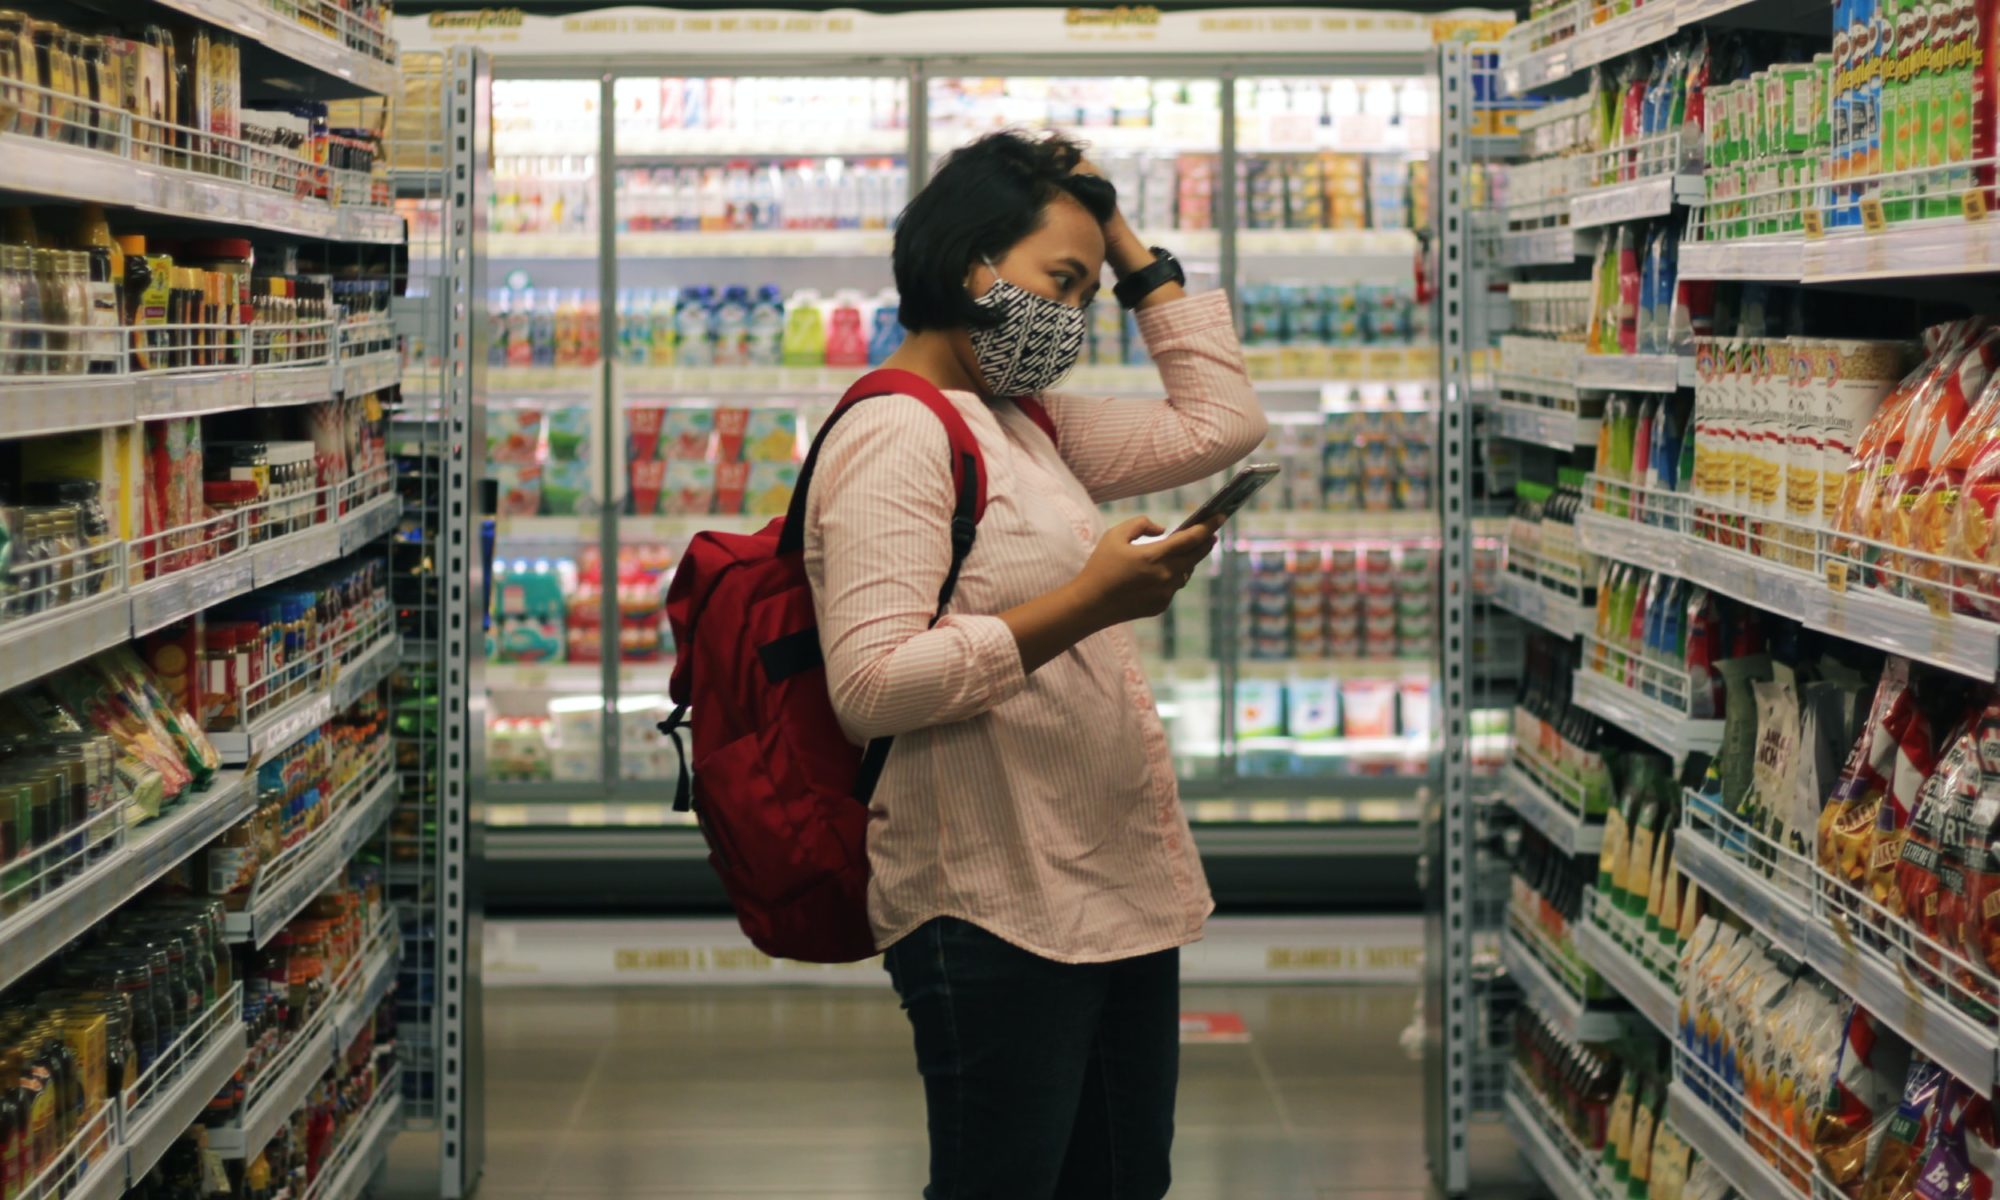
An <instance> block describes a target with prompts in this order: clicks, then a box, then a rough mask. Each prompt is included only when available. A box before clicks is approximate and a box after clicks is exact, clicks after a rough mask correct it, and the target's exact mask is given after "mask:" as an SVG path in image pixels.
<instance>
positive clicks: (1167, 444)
mask: <svg viewBox="0 0 2000 1200" xmlns="http://www.w3.org/2000/svg"><path fill="white" fill-rule="evenodd" d="M1138 322H1139V332H1140V333H1141V335H1143V336H1144V337H1145V339H1146V348H1147V350H1148V351H1149V352H1150V353H1151V354H1152V356H1153V361H1154V362H1155V363H1156V364H1157V365H1158V366H1159V368H1160V381H1161V382H1162V383H1163V384H1165V385H1166V391H1167V395H1166V398H1165V399H1161V400H1123V399H1116V398H1103V397H1087V396H1075V395H1068V394H1064V393H1059V392H1052V393H1048V394H1046V395H1044V396H1043V397H1042V401H1043V405H1044V407H1046V408H1047V409H1048V412H1049V416H1050V418H1051V419H1053V420H1054V421H1055V424H1056V441H1057V445H1058V446H1059V448H1060V449H1061V451H1062V456H1063V460H1064V461H1065V462H1067V463H1068V464H1069V468H1070V470H1071V471H1072V472H1074V473H1075V475H1076V477H1077V480H1078V481H1079V482H1081V483H1082V484H1083V486H1084V488H1085V489H1086V490H1088V491H1089V492H1090V495H1091V498H1092V499H1093V500H1096V501H1098V502H1100V503H1102V502H1105V501H1109V500H1122V499H1124V498H1125V497H1127V496H1138V495H1143V494H1145V493H1147V492H1157V491H1163V490H1165V489H1167V488H1171V487H1179V486H1181V485H1182V484H1187V483H1193V482H1196V481H1197V480H1200V479H1204V478H1206V477H1208V476H1210V475H1213V474H1215V473H1216V472H1218V471H1221V470H1224V469H1226V468H1228V467H1229V466H1230V465H1231V464H1233V463H1235V462H1236V461H1237V460H1239V459H1241V458H1243V457H1244V456H1245V455H1247V454H1249V453H1250V452H1251V451H1252V450H1255V449H1256V448H1257V446H1258V444H1259V443H1260V442H1262V441H1263V440H1264V431H1265V429H1266V427H1267V423H1266V421H1265V419H1264V410H1263V407H1262V405H1260V404H1259V403H1258V400H1257V390H1256V389H1255V388H1254V387H1252V386H1251V384H1250V376H1249V373H1248V372H1247V371H1245V370H1244V367H1243V349H1242V347H1241V346H1240V345H1238V344H1237V341H1236V328H1235V324H1234V321H1233V319H1232V317H1231V315H1230V311H1229V297H1228V296H1227V294H1226V293H1224V292H1221V291H1213V292H1205V293H1202V294H1201V295H1197V296H1189V297H1187V298H1185V299H1182V300H1176V301H1174V302H1173V303H1171V304H1159V305H1155V306H1153V307H1152V308H1145V309H1141V310H1139V313H1138Z"/></svg>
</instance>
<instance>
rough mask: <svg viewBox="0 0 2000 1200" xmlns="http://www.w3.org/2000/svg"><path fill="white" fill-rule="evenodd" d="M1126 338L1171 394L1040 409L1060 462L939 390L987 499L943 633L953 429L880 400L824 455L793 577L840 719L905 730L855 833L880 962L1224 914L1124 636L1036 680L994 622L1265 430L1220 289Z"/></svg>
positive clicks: (1086, 939) (1010, 426) (1150, 939)
mask: <svg viewBox="0 0 2000 1200" xmlns="http://www.w3.org/2000/svg"><path fill="white" fill-rule="evenodd" d="M1138 322H1139V329H1140V331H1141V332H1142V333H1143V334H1144V335H1145V338H1146V345H1147V347H1148V348H1149V349H1150V350H1151V351H1152V355H1153V359H1154V361H1155V362H1156V363H1158V364H1159V369H1160V378H1161V381H1162V382H1163V383H1164V384H1165V385H1166V391H1167V398H1166V399H1164V400H1152V401H1133V400H1116V399H1094V398H1088V397H1083V396H1071V395H1065V394H1061V393H1049V394H1047V395H1045V396H1043V397H1042V400H1043V403H1044V404H1045V405H1046V406H1047V408H1048V411H1049V415H1050V416H1051V417H1053V418H1054V420H1055V425H1056V431H1057V434H1058V440H1059V442H1060V444H1061V447H1062V449H1061V453H1060V454H1058V453H1057V451H1056V449H1055V447H1053V446H1051V445H1050V444H1049V440H1048V438H1047V437H1046V436H1044V435H1043V433H1042V431H1041V430H1040V429H1039V428H1038V427H1037V426H1036V425H1035V423H1034V422H1033V421H1031V420H1030V419H1029V418H1028V416H1027V415H1026V414H1025V413H1023V412H1022V411H1021V410H1020V409H1019V408H1017V407H1015V406H1014V405H1013V404H1011V403H996V404H990V405H989V404H987V403H985V402H984V401H982V400H981V399H980V398H979V397H977V396H975V395H973V394H972V393H970V392H951V393H947V395H949V396H950V397H951V400H952V402H953V403H954V404H956V405H957V406H958V409H959V411H960V412H962V413H963V414H964V415H965V419H966V421H967V423H968V424H970V425H971V427H972V432H973V435H974V436H975V437H976V438H977V439H978V441H979V448H980V451H981V453H982V454H983V455H984V457H985V460H986V474H987V506H986V515H985V517H984V518H983V519H982V520H981V521H980V524H979V536H978V539H977V541H976V542H975V543H974V545H973V547H972V552H971V554H970V555H968V556H967V558H966V561H965V567H964V571H963V574H961V576H960V577H959V581H958V590H957V592H956V594H955V595H954V597H953V599H952V603H951V606H950V610H949V613H948V615H946V617H945V618H944V619H943V620H942V621H940V622H938V624H937V627H936V628H934V629H933V628H928V625H929V622H930V618H931V614H932V611H933V609H934V608H935V606H936V604H937V594H938V589H939V588H940V587H941V586H942V585H943V583H944V576H945V572H946V571H947V570H948V569H949V568H950V565H951V546H950V539H949V537H948V535H947V530H948V529H949V528H950V524H951V509H952V502H951V498H952V487H951V472H950V468H949V465H948V459H947V453H946V443H945V435H944V429H943V427H942V426H940V425H939V424H938V422H937V419H936V418H935V417H933V416H931V414H930V413H929V412H927V411H926V410H925V409H924V408H923V406H922V405H921V404H920V403H918V402H917V401H916V400H914V399H911V398H910V397H907V396H883V397H878V398H876V399H873V400H870V401H868V402H867V403H865V404H863V405H861V406H860V407H859V408H858V409H857V410H856V411H855V412H854V413H853V414H852V415H850V416H848V417H845V418H843V419H842V421H841V423H840V424H839V425H836V426H835V427H834V429H833V431H832V432H831V433H830V434H828V436H827V440H826V444H825V446H824V447H823V448H822V449H821V451H820V461H819V466H818V471H817V475H816V477H815V479H814V485H813V489H812V495H811V497H810V501H811V502H810V506H809V510H808V512H807V525H806V573H807V576H808V578H809V579H810V580H811V581H812V589H813V599H814V603H815V605H816V607H817V609H818V616H819V631H820V644H821V646H822V647H823V649H824V651H825V655H826V664H827V680H828V686H829V687H830V689H831V691H832V694H833V706H834V710H835V712H836V713H838V714H839V717H840V721H841V724H842V726H843V727H844V728H845V729H846V731H847V734H848V736H849V737H850V738H852V739H853V740H854V741H856V742H862V741H865V740H867V739H869V738H873V737H881V736H883V735H887V734H894V735H895V737H896V745H895V748H894V749H893V750H892V751H891V752H890V754H889V761H888V766H887V768H886V770H885V771H884V772H883V776H882V780H881V783H880V785H879V786H878V787H877V789H876V791H875V796H874V801H873V805H872V810H871V821H870V824H869V828H868V860H869V866H870V868H871V869H872V871H873V876H874V878H873V880H872V882H871V883H870V885H869V893H868V912H869V918H870V920H871V922H872V923H873V925H874V928H875V940H876V944H877V946H879V947H887V946H888V945H890V944H891V943H893V942H895V941H896V940H897V939H899V938H901V937H902V936H903V935H904V934H907V933H909V932H910V931H911V930H913V929H915V928H916V927H917V926H919V925H921V924H923V923H924V922H925V921H928V920H930V919H931V918H933V917H939V916H952V917H959V918H961V919H964V920H966V921H970V922H972V923H973V924H976V925H978V926H979V927H980V928H982V929H985V930H987V931H988V932H990V933H993V934H995V935H997V936H999V937H1002V938H1005V939H1006V940H1007V941H1009V942H1012V943H1014V944H1015V945H1018V946H1020V947H1022V948H1023V949H1026V950H1030V951H1032V952H1034V953H1036V954H1039V955H1042V956H1043V957H1045V958H1051V959H1055V960H1058V961H1061V962H1104V961H1108V960H1111V959H1117V958H1125V957H1128V956H1131V955H1137V954H1146V953H1150V952H1152V951H1155V950H1163V949H1166V948H1168V947H1171V946H1179V945H1184V944H1186V943H1188V942H1191V941H1194V940H1196V939H1197V938H1199V937H1200V936H1201V929H1202V922H1203V921H1204V920H1205V919H1206V918H1207V916H1208V914H1209V913H1210V912H1211V911H1213V909H1214V907H1215V905H1214V903H1213V901H1211V900H1210V899H1209V893H1208V882H1207V879H1206V878H1205V877H1204V876H1203V874H1202V869H1201V859H1200V858H1199V856H1198V855H1197V854H1196V852H1195V847H1194V840H1193V838H1192V836H1191V835H1190V834H1189V832H1188V824H1187V817H1186V815H1185V814H1184V813H1183V812H1182V811H1181V806H1180V791H1179V787H1178V785H1177V784H1176V782H1175V779H1174V771H1173V761H1172V758H1171V756H1170V754H1169V752H1168V749H1167V738H1166V732H1165V730H1164V729H1163V728H1162V727H1161V725H1160V719H1159V715H1158V713H1157V711H1156V710H1155V708H1154V706H1153V699H1152V692H1151V689H1150V688H1149V687H1148V685H1147V683H1146V678H1145V676H1144V674H1143V673H1142V672H1141V670H1140V664H1139V652H1138V647H1137V645H1136V643H1135V642H1134V641H1133V637H1132V632H1131V630H1130V629H1128V628H1126V627H1123V626H1120V627H1117V628H1114V629H1109V630H1106V631H1104V632H1102V633H1099V634H1096V635H1094V636H1092V637H1089V638H1086V639H1085V640H1084V641H1082V642H1080V643H1078V644H1077V645H1076V646H1074V647H1072V648H1071V649H1069V650H1068V651H1065V652H1064V653H1063V654H1062V655H1061V656H1059V657H1057V658H1056V659H1054V660H1053V661H1051V662H1049V663H1047V664H1045V665H1044V666H1043V667H1041V669H1039V670H1037V671H1036V672H1035V673H1034V674H1032V675H1028V674H1025V673H1024V672H1023V671H1022V669H1021V654H1020V649H1019V647H1018V646H1017V645H1016V644H1015V641H1014V635H1013V633H1012V631H1010V630H1009V629H1008V628H1007V626H1006V624H1005V623H1004V622H1003V621H1001V620H1000V618H999V617H997V616H994V615H990V614H995V613H1000V612H1005V611H1006V610H1007V609H1009V608H1012V607H1014V606H1015V605H1017V604H1021V603H1023V602H1025V601H1028V600H1031V599H1033V598H1035V597H1036V596H1039V595H1042V594H1043V593H1045V592H1049V591H1052V590H1054V589H1056V588H1058V587H1060V586H1062V585H1063V584H1066V583H1068V582H1069V581H1070V580H1071V579H1073V578H1075V577H1076V574H1077V572H1078V571H1079V570H1081V569H1082V568H1083V565H1084V562H1085V561H1086V560H1087V559H1088V558H1089V557H1090V553H1091V551H1092V550H1093V549H1095V548H1096V545H1097V541H1098V539H1099V538H1100V537H1102V536H1103V533H1104V522H1103V521H1102V520H1101V519H1100V518H1099V514H1098V511H1097V508H1096V503H1097V502H1099V501H1107V500H1116V499H1120V498H1123V497H1128V496H1136V495H1141V494H1143V493H1147V492H1156V491H1160V490H1163V489H1165V488H1171V487H1177V486H1180V485H1182V484H1187V483H1193V482H1195V481H1198V480H1200V479H1203V478H1205V477H1207V476H1209V475H1212V474H1214V473H1215V472H1217V471H1220V470H1223V469H1225V468H1227V467H1228V466H1230V465H1231V464H1233V463H1234V462H1236V460H1238V459H1240V458H1242V457H1243V456H1244V455H1247V454H1249V453H1250V452H1251V451H1252V450H1254V449H1255V448H1256V447H1257V445H1258V443H1259V441H1260V440H1261V439H1262V438H1263V436H1264V428H1265V422H1264V415H1263V412H1262V410H1261V409H1260V408H1259V406H1258V403H1257V395H1256V392H1255V390H1254V389H1253V388H1252V387H1251V386H1250V380H1249V377H1248V376H1247V375H1246V374H1245V373H1244V370H1243V354H1242V351H1241V349H1240V348H1239V346H1238V345H1237V341H1236V334H1235V331H1234V328H1233V327H1232V324H1231V320H1230V311H1229V302H1228V299H1227V297H1226V296H1225V295H1224V294H1223V293H1221V292H1209V293H1206V294H1204V295H1200V296H1193V297H1189V298H1187V299H1185V300H1179V301H1175V302H1173V303H1171V304H1163V305H1158V306H1156V307H1153V308H1149V309H1146V310H1144V311H1142V312H1140V313H1139V314H1138ZM1172 515H1173V514H1168V513H1160V514H1156V519H1159V520H1166V519H1168V518H1169V517H1171V516H1172Z"/></svg>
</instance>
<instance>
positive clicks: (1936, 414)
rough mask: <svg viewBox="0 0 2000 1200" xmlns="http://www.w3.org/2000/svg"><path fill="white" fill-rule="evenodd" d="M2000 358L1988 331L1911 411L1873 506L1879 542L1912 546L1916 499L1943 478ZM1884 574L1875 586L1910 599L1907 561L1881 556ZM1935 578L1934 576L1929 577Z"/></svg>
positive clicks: (1998, 332)
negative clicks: (1952, 451)
mask: <svg viewBox="0 0 2000 1200" xmlns="http://www.w3.org/2000/svg"><path fill="white" fill-rule="evenodd" d="M1996 359H2000V328H1989V329H1987V330H1985V331H1984V332H1983V333H1981V334H1980V335H1979V337H1978V338H1977V339H1975V340H1974V341H1973V343H1972V345H1971V346H1970V347H1968V348H1967V349H1966V351H1965V353H1964V354H1962V355H1960V356H1959V359H1958V362H1957V363H1956V364H1955V365H1954V366H1953V368H1952V370H1951V371H1950V372H1949V373H1947V374H1946V375H1945V376H1944V377H1943V378H1942V379H1940V380H1939V382H1938V386H1936V387H1934V388H1932V389H1930V391H1929V392H1928V394H1926V395H1925V396H1924V397H1922V399H1921V400H1920V402H1919V404H1918V406H1917V407H1914V408H1913V409H1912V410H1911V412H1910V417H1909V420H1908V422H1907V424H1906V425H1905V427H1904V432H1903V445H1902V449H1901V452H1900V453H1898V455H1897V456H1896V464H1895V468H1894V470H1893V471H1892V472H1891V474H1890V475H1889V477H1888V479H1887V480H1886V481H1884V484H1883V487H1882V490H1881V492H1880V494H1879V495H1878V496H1877V499H1876V503H1877V504H1878V505H1879V506H1880V521H1879V524H1878V527H1877V528H1878V530H1879V532H1877V533H1875V534H1874V535H1873V536H1874V537H1876V538H1877V539H1878V540H1881V541H1886V542H1889V543H1890V544H1892V545H1895V546H1899V547H1902V548H1905V549H1910V548H1914V547H1915V545H1916V530H1915V526H1914V513H1915V510H1916V504H1917V499H1918V497H1919V496H1920V495H1921V494H1922V492H1923V489H1924V487H1925V485H1926V484H1928V483H1929V482H1930V478H1931V476H1932V475H1933V474H1940V475H1941V474H1943V473H1944V464H1945V458H1946V454H1947V452H1948V451H1949V450H1950V448H1951V443H1952V442H1953V441H1954V440H1955V439H1956V438H1957V435H1958V431H1959V430H1960V429H1961V428H1962V427H1963V426H1964V425H1965V423H1966V415H1967V414H1968V413H1970V412H1971V411H1972V408H1973V402H1974V400H1976V399H1978V398H1979V396H1980V395H1981V393H1982V392H1983V391H1984V390H1985V388H1986V381H1987V379H1988V378H1989V377H1990V376H1991V375H1992V373H1993V364H1994V362H1995V360H1996ZM1878 553H1880V555H1881V559H1882V564H1883V568H1884V571H1885V575H1884V578H1883V579H1882V580H1881V581H1880V583H1879V584H1878V586H1881V587H1884V588H1888V589H1889V590H1891V591H1894V592H1896V593H1897V594H1899V595H1914V594H1915V592H1916V589H1915V587H1914V584H1913V581H1912V580H1911V578H1910V577H1911V575H1912V574H1913V573H1914V571H1913V567H1912V564H1911V562H1910V560H1909V559H1907V558H1905V557H1904V556H1902V555H1899V554H1893V553H1890V552H1887V551H1879V552H1878ZM1933 578H1935V576H1934V577H1933Z"/></svg>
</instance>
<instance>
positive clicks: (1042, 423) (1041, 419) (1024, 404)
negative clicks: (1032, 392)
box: [1014, 396, 1062, 449]
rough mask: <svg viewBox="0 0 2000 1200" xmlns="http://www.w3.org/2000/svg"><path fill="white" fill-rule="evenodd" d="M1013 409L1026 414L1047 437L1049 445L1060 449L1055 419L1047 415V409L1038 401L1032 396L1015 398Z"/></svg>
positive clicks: (1060, 444)
mask: <svg viewBox="0 0 2000 1200" xmlns="http://www.w3.org/2000/svg"><path fill="white" fill-rule="evenodd" d="M1014 407H1016V408H1018V409H1020V410H1021V411H1022V412H1024V413H1027V414H1028V419H1029V420H1030V421H1033V422H1034V423H1035V427H1036V428H1037V429H1040V430H1041V431H1042V432H1043V433H1046V434H1048V435H1049V445H1051V446H1054V447H1056V448H1057V449H1061V448H1062V443H1061V442H1059V441H1057V440H1056V419H1055V418H1054V417H1052V416H1050V415H1049V410H1048V408H1047V407H1046V406H1045V405H1043V403H1042V402H1041V401H1040V400H1039V399H1037V398H1036V397H1034V396H1016V397H1014Z"/></svg>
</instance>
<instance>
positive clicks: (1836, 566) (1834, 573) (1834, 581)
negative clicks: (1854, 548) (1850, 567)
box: [1826, 559, 1847, 592]
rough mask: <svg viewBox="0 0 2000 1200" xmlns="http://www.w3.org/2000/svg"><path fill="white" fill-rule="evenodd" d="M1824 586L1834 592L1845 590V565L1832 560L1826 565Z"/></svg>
mask: <svg viewBox="0 0 2000 1200" xmlns="http://www.w3.org/2000/svg"><path fill="white" fill-rule="evenodd" d="M1826 586H1828V587H1830V588H1832V589H1833V590H1834V591H1836V592H1845V591H1846V590H1847V564H1846V563H1844V562H1841V561H1840V560H1838V559H1834V560H1832V561H1830V562H1828V563H1827V564H1826Z"/></svg>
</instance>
